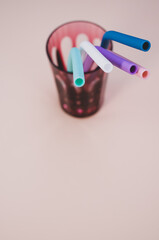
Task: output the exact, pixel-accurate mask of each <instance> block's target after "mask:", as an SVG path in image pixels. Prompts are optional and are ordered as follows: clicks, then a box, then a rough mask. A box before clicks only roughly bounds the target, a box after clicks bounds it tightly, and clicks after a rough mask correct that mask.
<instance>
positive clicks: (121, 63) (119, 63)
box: [83, 46, 138, 74]
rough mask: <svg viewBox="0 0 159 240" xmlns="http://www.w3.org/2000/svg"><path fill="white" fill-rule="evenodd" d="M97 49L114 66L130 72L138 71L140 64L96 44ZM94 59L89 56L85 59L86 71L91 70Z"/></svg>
mask: <svg viewBox="0 0 159 240" xmlns="http://www.w3.org/2000/svg"><path fill="white" fill-rule="evenodd" d="M96 49H97V50H98V51H99V52H100V53H101V54H102V55H103V56H104V57H106V58H107V59H108V60H109V61H110V62H111V63H112V64H113V65H114V66H116V67H118V68H120V69H122V70H123V71H125V72H128V73H129V74H135V73H136V72H137V71H138V65H137V64H136V63H133V62H131V61H130V60H128V59H126V58H124V57H122V56H120V55H118V54H116V53H114V52H112V51H110V50H107V49H105V48H102V47H99V46H96ZM92 63H93V61H92V59H91V58H90V57H89V56H87V58H86V60H85V61H84V64H83V67H84V71H89V69H90V67H91V65H92Z"/></svg>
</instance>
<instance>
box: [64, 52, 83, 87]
mask: <svg viewBox="0 0 159 240" xmlns="http://www.w3.org/2000/svg"><path fill="white" fill-rule="evenodd" d="M67 71H68V72H73V81H74V85H75V86H76V87H82V86H83V85H84V84H85V78H84V71H83V62H82V59H81V53H80V50H79V49H78V48H76V47H75V48H72V49H71V51H70V53H69V57H68V62H67Z"/></svg>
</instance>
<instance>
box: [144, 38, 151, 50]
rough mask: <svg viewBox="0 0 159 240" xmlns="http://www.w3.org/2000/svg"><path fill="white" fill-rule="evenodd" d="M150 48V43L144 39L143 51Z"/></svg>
mask: <svg viewBox="0 0 159 240" xmlns="http://www.w3.org/2000/svg"><path fill="white" fill-rule="evenodd" d="M150 48H151V43H150V42H149V41H148V40H146V41H144V43H143V45H142V49H143V51H145V52H147V51H149V50H150Z"/></svg>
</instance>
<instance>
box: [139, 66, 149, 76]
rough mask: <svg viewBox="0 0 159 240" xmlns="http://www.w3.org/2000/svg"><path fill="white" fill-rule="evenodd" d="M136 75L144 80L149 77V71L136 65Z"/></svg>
mask: <svg viewBox="0 0 159 240" xmlns="http://www.w3.org/2000/svg"><path fill="white" fill-rule="evenodd" d="M136 75H137V76H138V77H140V78H144V79H146V78H148V76H149V71H148V70H147V69H145V68H144V67H142V66H140V65H138V71H137V73H136Z"/></svg>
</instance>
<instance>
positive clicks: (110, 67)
mask: <svg viewBox="0 0 159 240" xmlns="http://www.w3.org/2000/svg"><path fill="white" fill-rule="evenodd" d="M103 70H104V72H106V73H110V72H111V71H112V70H113V65H112V64H110V63H106V64H105V65H104V67H103Z"/></svg>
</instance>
